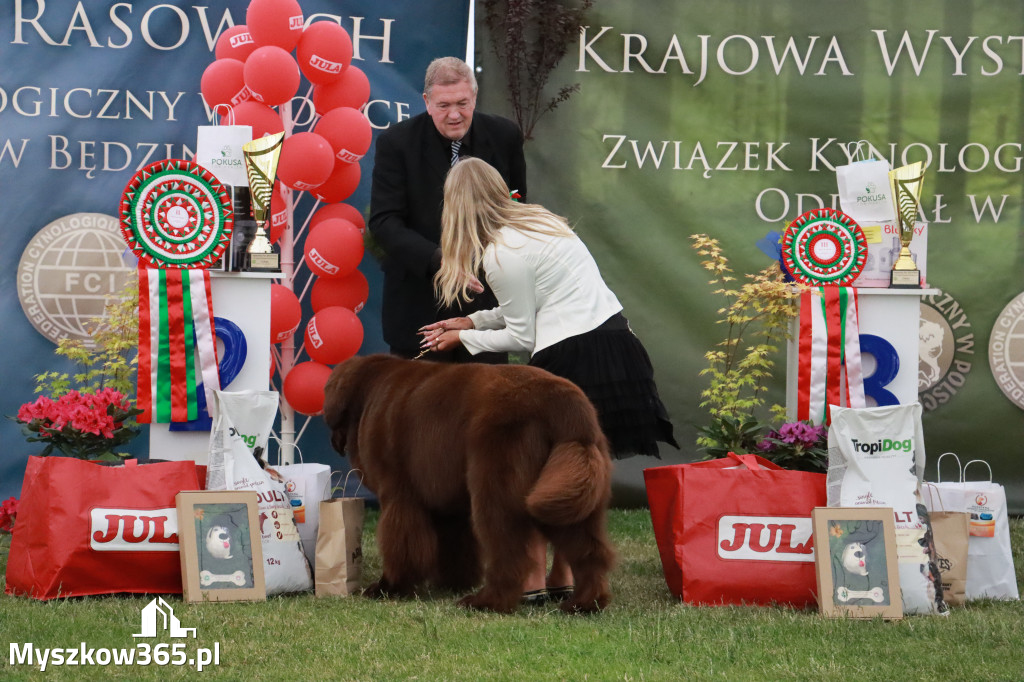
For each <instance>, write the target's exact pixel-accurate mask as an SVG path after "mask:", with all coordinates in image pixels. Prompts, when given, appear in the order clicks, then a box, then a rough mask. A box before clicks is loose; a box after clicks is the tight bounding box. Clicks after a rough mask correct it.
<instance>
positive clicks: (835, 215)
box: [782, 208, 868, 286]
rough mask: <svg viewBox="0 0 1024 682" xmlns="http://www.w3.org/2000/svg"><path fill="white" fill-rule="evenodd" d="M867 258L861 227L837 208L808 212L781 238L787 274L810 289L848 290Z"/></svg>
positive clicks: (865, 241)
mask: <svg viewBox="0 0 1024 682" xmlns="http://www.w3.org/2000/svg"><path fill="white" fill-rule="evenodd" d="M867 258H868V244H867V240H866V239H865V238H864V232H863V230H861V229H860V225H858V224H857V222H856V221H855V220H854V219H853V218H851V217H850V216H848V215H846V214H845V213H843V212H842V211H837V210H835V209H834V208H817V209H814V210H812V211H807V212H806V213H804V214H803V215H801V216H799V217H798V218H797V219H796V220H794V221H793V222H792V223H790V224H789V227H787V228H786V232H785V233H784V234H783V235H782V262H783V264H784V265H785V266H786V270H788V271H789V274H790V275H792V276H793V279H795V280H797V281H798V282H802V283H803V284H807V285H810V286H822V285H834V286H849V285H851V284H853V281H854V280H855V279H857V276H858V275H860V272H861V270H863V269H864V263H865V262H866V261H867Z"/></svg>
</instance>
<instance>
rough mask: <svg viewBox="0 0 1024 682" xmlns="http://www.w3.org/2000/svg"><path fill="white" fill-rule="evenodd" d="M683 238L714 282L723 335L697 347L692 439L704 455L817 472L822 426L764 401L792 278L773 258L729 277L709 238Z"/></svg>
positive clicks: (784, 327)
mask: <svg viewBox="0 0 1024 682" xmlns="http://www.w3.org/2000/svg"><path fill="white" fill-rule="evenodd" d="M690 239H691V241H692V246H693V248H694V250H695V251H696V252H697V254H698V255H699V256H701V257H702V258H703V260H702V261H701V265H702V266H703V267H704V269H705V270H707V271H708V272H709V273H711V279H710V280H709V281H710V283H711V284H712V285H713V286H715V287H717V288H716V289H714V291H713V293H714V294H715V295H717V296H720V297H722V298H723V299H724V302H723V305H722V307H721V308H719V314H720V315H721V318H720V319H719V320H717V322H718V324H722V325H724V326H725V327H726V328H727V332H726V336H725V339H724V340H722V341H720V342H719V343H718V344H716V346H715V348H713V349H712V350H710V351H708V352H707V353H705V354H704V357H705V359H706V360H707V363H708V364H707V367H706V368H705V369H704V370H702V371H701V375H702V376H707V377H708V378H709V382H708V387H707V388H706V389H704V390H703V391H702V392H701V402H700V406H701V407H703V408H706V409H707V411H708V417H709V421H708V423H707V424H706V425H705V426H703V427H700V428H699V429H698V432H699V436H698V438H697V445H698V446H699V447H700V449H701V450H702V451H703V452H704V454H705V456H706V457H707V458H709V459H710V458H715V457H724V456H725V455H726V453H729V452H736V453H755V454H759V455H761V456H763V457H765V458H766V459H769V460H772V461H774V462H776V463H777V464H779V465H780V466H783V467H786V468H793V469H801V470H804V471H824V470H825V469H826V468H827V465H828V458H827V444H826V443H825V441H824V438H825V435H826V434H825V429H824V428H821V427H815V426H813V425H812V424H808V423H804V422H789V423H786V409H785V407H784V406H782V405H771V406H767V405H766V404H765V398H766V395H767V392H768V387H769V384H770V382H771V380H772V379H773V377H774V374H775V357H776V356H777V355H778V353H779V350H780V348H779V347H780V344H781V343H783V342H784V341H785V340H786V338H787V336H788V333H789V324H790V321H791V320H792V319H793V318H794V317H795V316H796V314H797V306H796V301H797V295H798V289H797V288H796V285H794V284H793V283H792V282H788V281H787V280H786V277H785V275H784V274H783V272H782V269H781V268H780V267H779V264H778V263H777V262H775V263H772V264H771V265H769V266H768V267H766V268H764V269H763V270H761V271H760V272H758V273H756V274H753V275H747V278H746V279H747V281H746V282H743V283H742V284H737V280H736V277H735V276H733V274H732V268H731V267H730V265H729V260H728V258H726V256H725V254H724V252H723V251H722V248H721V245H720V244H719V242H718V240H717V239H714V238H712V237H709V236H708V235H706V234H695V235H691V237H690ZM774 424H781V425H780V426H779V427H778V428H775V427H774V426H773V425H774Z"/></svg>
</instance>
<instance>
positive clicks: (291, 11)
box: [245, 0, 304, 52]
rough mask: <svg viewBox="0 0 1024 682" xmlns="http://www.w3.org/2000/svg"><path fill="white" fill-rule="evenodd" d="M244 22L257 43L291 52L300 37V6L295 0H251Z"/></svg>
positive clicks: (301, 23)
mask: <svg viewBox="0 0 1024 682" xmlns="http://www.w3.org/2000/svg"><path fill="white" fill-rule="evenodd" d="M245 23H246V25H247V26H248V27H249V33H251V34H252V39H253V40H255V41H256V44H257V45H260V46H262V45H274V46H276V47H280V48H281V49H283V50H286V51H288V52H291V51H292V49H293V48H294V47H295V45H296V44H298V42H299V38H301V37H302V26H303V23H304V19H303V17H302V7H300V6H299V3H298V2H297V0H251V1H250V2H249V7H248V9H246V11H245Z"/></svg>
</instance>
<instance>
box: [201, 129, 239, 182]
mask: <svg viewBox="0 0 1024 682" xmlns="http://www.w3.org/2000/svg"><path fill="white" fill-rule="evenodd" d="M251 141H252V126H237V125H224V126H199V132H198V134H197V136H196V163H198V164H199V165H200V166H202V167H203V168H205V169H206V170H208V171H210V172H211V173H213V174H214V175H215V176H216V177H217V179H218V180H220V182H221V184H223V185H230V186H232V187H248V186H249V178H248V176H247V175H246V172H245V157H244V156H243V155H242V145H243V144H245V143H246V142H251Z"/></svg>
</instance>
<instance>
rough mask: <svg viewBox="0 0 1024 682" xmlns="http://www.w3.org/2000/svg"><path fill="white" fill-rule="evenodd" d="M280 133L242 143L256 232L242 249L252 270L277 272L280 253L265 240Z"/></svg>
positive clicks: (278, 152)
mask: <svg viewBox="0 0 1024 682" xmlns="http://www.w3.org/2000/svg"><path fill="white" fill-rule="evenodd" d="M283 141H284V133H277V134H276V135H265V136H264V137H261V138H258V139H255V140H253V141H252V142H246V143H245V144H243V145H242V154H243V156H245V172H246V175H247V176H248V178H249V193H250V195H251V197H252V217H253V218H254V219H255V220H256V235H255V236H254V237H253V238H252V241H251V242H249V246H247V247H246V249H245V269H246V270H249V271H252V272H280V270H281V256H280V254H278V253H275V252H274V247H273V246H272V245H271V244H270V240H269V239H267V230H266V225H267V218H268V217H269V216H270V195H271V193H272V192H273V191H274V176H275V175H277V162H278V161H279V160H280V158H281V145H282V143H283Z"/></svg>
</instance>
